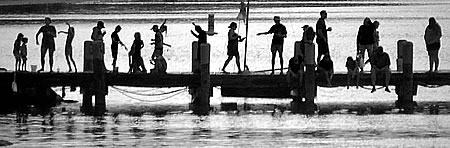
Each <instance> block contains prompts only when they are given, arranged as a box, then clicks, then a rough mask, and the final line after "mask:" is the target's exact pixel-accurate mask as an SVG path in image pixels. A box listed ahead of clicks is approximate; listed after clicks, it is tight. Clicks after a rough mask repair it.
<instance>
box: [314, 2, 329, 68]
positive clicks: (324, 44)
mask: <svg viewBox="0 0 450 148" xmlns="http://www.w3.org/2000/svg"><path fill="white" fill-rule="evenodd" d="M325 19H327V12H326V11H325V10H322V11H320V18H319V20H317V23H316V29H317V30H316V31H317V32H316V35H317V39H316V43H317V50H318V53H317V63H319V62H320V60H321V58H322V55H324V56H325V55H326V54H329V53H330V50H329V47H328V34H327V31H331V27H328V28H327V25H326V24H325Z"/></svg>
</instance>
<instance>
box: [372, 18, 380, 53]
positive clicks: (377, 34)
mask: <svg viewBox="0 0 450 148" xmlns="http://www.w3.org/2000/svg"><path fill="white" fill-rule="evenodd" d="M373 26H374V27H375V31H374V32H373V40H374V41H375V43H374V44H373V49H375V48H377V47H378V46H380V32H378V30H377V29H378V27H380V22H379V21H373Z"/></svg>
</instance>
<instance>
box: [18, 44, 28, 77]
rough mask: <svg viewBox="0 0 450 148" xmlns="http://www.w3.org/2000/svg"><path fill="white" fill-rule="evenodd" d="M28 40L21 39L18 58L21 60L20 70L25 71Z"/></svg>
mask: <svg viewBox="0 0 450 148" xmlns="http://www.w3.org/2000/svg"><path fill="white" fill-rule="evenodd" d="M27 43H28V38H26V37H24V38H22V46H20V58H21V59H22V70H23V71H27V55H28V48H27Z"/></svg>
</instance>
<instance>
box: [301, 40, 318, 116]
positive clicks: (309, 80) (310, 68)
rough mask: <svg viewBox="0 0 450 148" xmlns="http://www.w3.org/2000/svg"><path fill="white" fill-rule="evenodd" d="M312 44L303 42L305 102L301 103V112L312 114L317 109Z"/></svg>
mask: <svg viewBox="0 0 450 148" xmlns="http://www.w3.org/2000/svg"><path fill="white" fill-rule="evenodd" d="M314 49H315V48H314V44H305V59H304V60H305V66H306V72H305V77H304V82H305V99H306V100H305V102H304V103H303V107H302V108H303V109H302V112H303V114H313V113H314V111H315V110H316V109H317V108H316V104H315V103H314V98H315V97H316V87H317V86H316V76H315V70H314V62H315V60H314V57H315V50H314Z"/></svg>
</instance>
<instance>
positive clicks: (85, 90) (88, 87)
mask: <svg viewBox="0 0 450 148" xmlns="http://www.w3.org/2000/svg"><path fill="white" fill-rule="evenodd" d="M92 43H93V42H92V41H85V42H84V64H83V71H84V72H93V70H94V68H93V67H94V63H93V58H94V57H93V52H92V51H93V50H92ZM80 91H81V93H82V94H83V102H82V105H81V111H82V112H83V113H85V114H90V113H92V111H93V106H92V83H87V84H83V86H82V87H81V90H80Z"/></svg>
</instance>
